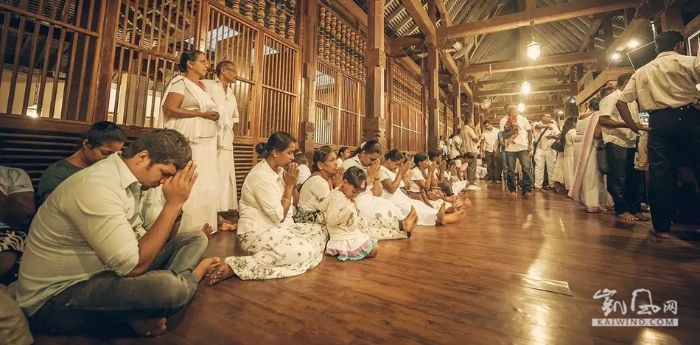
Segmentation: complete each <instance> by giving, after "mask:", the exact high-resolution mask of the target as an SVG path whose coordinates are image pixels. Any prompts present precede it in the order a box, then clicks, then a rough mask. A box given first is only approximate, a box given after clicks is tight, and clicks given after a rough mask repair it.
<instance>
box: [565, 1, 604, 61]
mask: <svg viewBox="0 0 700 345" xmlns="http://www.w3.org/2000/svg"><path fill="white" fill-rule="evenodd" d="M601 24H603V18H602V16H600V15H595V16H594V18H593V21H592V22H591V25H590V26H589V27H588V31H587V32H586V34H584V35H583V39H582V40H581V44H580V45H579V46H578V51H579V53H583V52H585V51H586V49H588V48H589V46H590V43H591V41H593V42H595V37H596V35H597V34H598V30H599V29H600V25H601ZM589 50H592V49H589ZM572 66H573V65H568V66H566V71H564V75H569V73H571V67H572Z"/></svg>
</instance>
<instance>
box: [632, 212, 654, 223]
mask: <svg viewBox="0 0 700 345" xmlns="http://www.w3.org/2000/svg"><path fill="white" fill-rule="evenodd" d="M634 216H635V217H636V218H637V220H639V221H640V222H648V221H650V220H651V218H649V217H647V216H645V215H643V214H642V213H635V214H634Z"/></svg>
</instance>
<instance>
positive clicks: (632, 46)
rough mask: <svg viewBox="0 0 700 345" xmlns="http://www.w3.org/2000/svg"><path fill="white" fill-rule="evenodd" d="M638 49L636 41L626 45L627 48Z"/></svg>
mask: <svg viewBox="0 0 700 345" xmlns="http://www.w3.org/2000/svg"><path fill="white" fill-rule="evenodd" d="M637 47H639V41H637V40H631V41H630V42H629V43H627V48H637Z"/></svg>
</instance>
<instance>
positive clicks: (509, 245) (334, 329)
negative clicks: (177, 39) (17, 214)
mask: <svg viewBox="0 0 700 345" xmlns="http://www.w3.org/2000/svg"><path fill="white" fill-rule="evenodd" d="M482 186H483V187H484V189H483V190H479V191H470V193H471V195H472V196H471V197H472V200H473V203H474V206H473V208H472V210H471V211H470V212H469V216H468V218H467V219H466V220H464V221H463V222H461V223H459V224H456V225H451V226H447V227H441V228H420V229H417V230H416V231H415V232H414V234H415V235H414V236H413V237H412V238H411V239H410V240H397V241H383V242H381V250H380V253H379V256H378V257H377V258H375V259H369V260H362V261H359V262H344V263H343V262H339V261H337V260H335V259H332V258H325V259H324V261H323V262H322V263H321V265H320V266H319V267H317V268H315V269H313V270H311V271H309V272H308V273H307V274H304V275H302V276H299V277H294V278H288V279H281V280H272V281H248V282H243V281H240V280H236V279H232V280H229V281H225V282H223V283H221V284H219V285H218V286H215V287H213V288H210V287H208V286H204V285H202V286H201V287H200V290H199V291H198V292H197V295H196V297H195V298H194V301H193V302H192V303H191V305H190V306H189V307H188V308H187V309H186V310H185V311H184V312H183V313H181V314H182V315H178V318H179V317H181V319H182V321H181V322H179V324H177V325H175V322H171V321H169V325H170V327H169V332H168V333H167V334H166V335H164V336H161V337H159V338H155V339H115V340H110V341H102V340H95V339H86V338H79V337H78V338H70V339H68V338H45V337H40V338H38V339H37V344H71V345H78V344H103V343H106V344H207V345H216V344H222V345H224V344H226V345H229V344H256V345H257V344H329V345H339V344H353V345H359V344H488V345H493V344H571V345H574V344H575V345H579V344H581V345H582V344H698V343H699V342H700V341H699V340H698V339H700V298H699V297H700V296H698V295H700V289H698V287H700V248H699V246H700V242H698V241H697V237H698V236H695V235H696V233H695V232H693V231H692V230H693V229H690V230H691V231H686V232H674V236H673V237H672V239H670V240H666V241H660V240H657V239H656V238H655V237H652V236H651V235H649V234H648V230H649V228H650V224H649V223H638V224H628V223H622V222H619V221H616V220H615V218H614V217H613V216H611V215H591V214H586V213H585V212H584V211H583V210H581V209H579V208H577V207H576V206H575V205H574V204H573V203H572V202H571V201H570V200H568V199H567V198H566V197H565V196H562V195H554V194H548V193H538V194H536V195H535V196H534V197H533V198H532V199H529V200H523V199H522V198H520V197H517V198H516V197H511V196H508V195H507V193H505V192H504V191H503V190H502V189H501V186H500V185H492V186H489V187H488V188H486V185H484V184H482ZM235 242H236V240H235V236H234V235H233V234H217V235H215V237H214V239H212V241H211V245H210V248H209V250H208V253H207V254H209V255H217V256H222V257H223V256H226V255H229V254H231V253H232V252H233V248H234V247H235ZM606 288H607V289H611V290H616V291H617V293H616V294H615V296H614V297H613V298H614V299H616V300H624V301H625V303H626V306H627V313H626V315H623V314H622V313H621V312H620V310H619V309H618V311H617V312H612V313H611V314H610V316H609V317H611V318H612V317H616V318H623V317H628V318H629V317H637V316H635V315H633V314H635V312H632V311H631V310H630V309H631V305H630V303H631V298H632V292H633V291H634V290H636V289H639V288H645V289H648V290H650V291H651V292H652V299H653V301H652V302H653V303H654V304H656V305H660V306H661V311H659V312H658V313H657V314H655V317H665V318H669V317H674V318H678V322H679V326H678V327H651V328H642V327H592V326H591V324H592V319H593V318H603V317H604V315H603V310H602V306H603V300H602V299H600V300H595V299H594V298H593V296H594V294H595V293H596V291H598V290H602V289H606ZM640 300H642V301H646V302H648V298H642V297H638V299H637V302H638V303H637V304H639V301H640ZM667 300H676V301H677V303H678V315H673V314H670V313H666V314H664V313H663V303H664V302H665V301H667ZM637 310H639V309H637ZM638 317H645V316H638Z"/></svg>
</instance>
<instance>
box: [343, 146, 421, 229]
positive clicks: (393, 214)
mask: <svg viewBox="0 0 700 345" xmlns="http://www.w3.org/2000/svg"><path fill="white" fill-rule="evenodd" d="M381 155H382V146H381V145H380V144H379V143H378V142H377V141H375V140H370V141H368V142H366V143H363V144H362V145H360V147H359V148H358V149H357V151H355V155H354V156H353V157H352V158H349V159H347V160H345V161H344V162H343V165H342V167H343V169H345V170H348V169H349V168H351V167H357V168H360V169H361V170H362V171H364V172H365V174H367V189H366V190H365V192H363V193H362V194H360V195H359V196H358V197H357V199H356V200H355V201H356V204H357V209H358V210H359V211H360V216H361V217H365V218H374V217H377V218H386V219H405V222H404V227H407V226H409V225H414V224H415V223H416V222H417V221H418V215H417V214H416V210H415V209H412V210H410V211H409V212H408V213H407V212H404V211H403V210H401V208H399V207H398V206H396V204H394V203H393V202H391V201H389V200H387V199H384V198H382V193H383V190H382V184H381V183H380V182H379V171H380V168H381V165H380V164H379V158H380V157H381ZM407 224H408V225H407Z"/></svg>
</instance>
